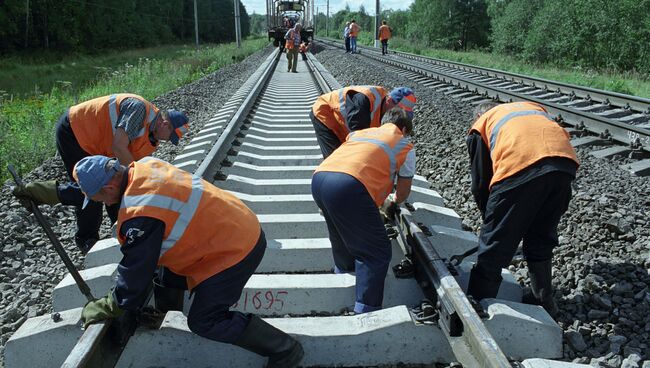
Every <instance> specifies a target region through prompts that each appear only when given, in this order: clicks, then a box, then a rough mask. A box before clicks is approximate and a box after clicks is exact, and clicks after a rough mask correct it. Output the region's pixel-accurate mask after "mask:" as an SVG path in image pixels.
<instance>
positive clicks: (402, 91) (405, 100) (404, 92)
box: [390, 87, 416, 119]
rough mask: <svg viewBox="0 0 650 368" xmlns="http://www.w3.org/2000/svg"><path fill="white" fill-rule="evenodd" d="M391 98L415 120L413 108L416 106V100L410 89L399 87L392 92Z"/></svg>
mask: <svg viewBox="0 0 650 368" xmlns="http://www.w3.org/2000/svg"><path fill="white" fill-rule="evenodd" d="M390 98H391V100H393V101H394V102H395V104H396V105H397V106H398V107H399V108H401V109H403V110H404V111H406V113H407V114H408V116H409V117H410V118H411V119H413V107H414V106H415V102H416V98H415V94H414V93H413V90H412V89H410V88H408V87H397V88H395V89H393V90H392V91H390Z"/></svg>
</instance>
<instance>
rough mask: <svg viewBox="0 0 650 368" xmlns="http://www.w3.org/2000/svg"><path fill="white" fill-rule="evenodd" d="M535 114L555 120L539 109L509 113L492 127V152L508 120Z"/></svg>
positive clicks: (490, 143)
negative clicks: (500, 131)
mask: <svg viewBox="0 0 650 368" xmlns="http://www.w3.org/2000/svg"><path fill="white" fill-rule="evenodd" d="M533 115H541V116H544V117H546V118H547V119H549V120H553V117H551V116H550V115H549V114H548V113H547V112H544V111H538V110H523V111H514V112H511V113H509V114H508V115H506V116H504V117H502V118H501V120H499V121H498V122H497V123H496V124H495V125H494V128H492V133H491V134H490V142H489V145H490V154H492V152H494V147H496V145H497V138H498V137H499V130H501V127H502V126H503V125H505V124H506V123H507V122H508V121H510V120H512V119H514V118H518V117H522V116H533Z"/></svg>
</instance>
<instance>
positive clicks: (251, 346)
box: [74, 156, 303, 368]
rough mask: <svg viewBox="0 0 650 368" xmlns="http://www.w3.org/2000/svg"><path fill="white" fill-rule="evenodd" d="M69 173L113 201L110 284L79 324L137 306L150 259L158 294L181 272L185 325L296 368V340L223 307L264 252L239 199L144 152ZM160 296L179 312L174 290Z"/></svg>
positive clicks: (91, 161) (272, 363)
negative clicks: (115, 245)
mask: <svg viewBox="0 0 650 368" xmlns="http://www.w3.org/2000/svg"><path fill="white" fill-rule="evenodd" d="M74 176H75V178H76V179H77V181H78V183H79V186H80V187H81V190H82V191H83V192H84V193H85V194H86V196H87V198H86V201H88V200H89V199H90V200H93V201H98V202H100V201H101V202H104V203H105V204H107V205H113V204H119V205H120V210H119V216H118V220H117V226H118V228H117V229H118V240H119V242H120V245H121V251H122V254H123V258H122V260H121V261H120V265H119V267H118V274H117V283H116V286H115V288H114V289H113V290H112V291H110V292H109V293H108V295H106V296H105V297H103V298H101V299H98V300H95V301H92V302H89V303H88V304H87V305H86V306H85V307H84V309H83V311H82V320H83V321H84V325H85V326H87V325H89V324H92V323H96V322H98V321H101V320H104V319H108V318H114V317H117V316H119V315H121V313H122V311H123V310H133V309H137V308H139V307H140V306H141V305H142V302H143V300H144V298H145V296H146V291H147V289H148V286H149V285H150V283H151V280H152V277H153V275H154V272H155V270H156V266H157V265H159V266H162V267H164V272H163V274H162V278H161V286H162V288H160V289H162V291H165V290H164V289H166V288H165V286H168V285H173V284H176V285H177V284H178V280H179V279H181V281H182V282H181V284H183V286H186V287H187V288H189V289H190V290H191V291H192V293H193V298H194V300H193V302H192V306H191V307H190V311H189V314H188V318H187V324H188V327H189V328H190V330H191V331H192V332H194V333H196V334H197V335H199V336H202V337H205V338H208V339H211V340H215V341H220V342H224V343H229V344H234V345H237V346H240V347H242V348H244V349H246V350H249V351H252V352H255V353H257V354H260V355H262V356H266V357H269V364H268V367H277V368H280V367H283V368H284V367H295V366H297V365H298V363H299V362H300V360H301V359H302V356H303V350H302V346H301V345H300V343H299V342H298V341H297V340H295V339H294V338H292V337H291V336H289V335H288V334H286V333H284V332H282V331H280V330H278V329H277V328H275V327H273V326H271V325H270V324H268V323H266V322H264V321H263V320H262V319H260V318H259V317H257V316H253V315H251V314H244V313H240V312H234V311H230V310H229V308H230V306H231V305H233V304H235V303H236V302H237V301H238V300H239V298H240V296H241V293H242V290H243V289H244V285H245V284H246V282H247V281H248V279H249V278H250V277H251V275H252V274H253V272H254V271H255V269H256V268H257V266H258V265H259V264H260V262H261V260H262V257H263V256H264V251H265V249H266V238H265V236H264V233H263V232H262V229H261V227H260V224H259V222H258V220H257V217H256V216H255V214H254V213H253V212H252V211H251V210H250V209H249V208H248V207H246V205H244V203H243V202H242V201H240V200H239V199H238V198H237V197H235V196H233V195H231V194H229V193H227V192H225V191H223V190H221V189H219V188H217V187H215V186H214V185H212V184H210V183H208V182H207V181H205V180H203V179H201V178H199V177H197V176H194V175H192V174H190V173H188V172H186V171H183V170H181V169H178V168H176V167H174V166H173V165H171V164H169V163H167V162H164V161H161V160H158V159H155V158H152V157H145V158H143V159H141V160H139V161H136V162H133V163H131V164H130V165H129V166H128V167H124V166H122V165H120V164H119V163H118V162H117V161H116V160H112V159H110V158H108V157H105V156H91V157H86V158H84V159H82V160H81V161H79V163H77V165H76V166H75V168H74ZM160 289H158V290H157V291H161V290H160ZM163 295H164V296H166V297H167V299H171V300H172V301H173V299H176V300H178V298H174V295H176V296H180V300H179V301H180V305H177V306H176V308H168V309H177V310H182V295H183V293H182V291H180V290H173V289H171V290H167V292H164V293H163ZM156 297H158V295H156ZM157 299H158V298H157ZM157 301H158V300H157ZM171 304H176V303H173V302H172V303H171Z"/></svg>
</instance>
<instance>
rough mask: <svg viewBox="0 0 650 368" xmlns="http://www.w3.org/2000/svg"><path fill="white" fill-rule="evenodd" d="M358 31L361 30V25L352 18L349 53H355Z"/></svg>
mask: <svg viewBox="0 0 650 368" xmlns="http://www.w3.org/2000/svg"><path fill="white" fill-rule="evenodd" d="M359 32H361V27H359V25H358V24H357V21H356V20H354V19H352V20H351V21H350V53H351V54H356V53H357V37H358V36H359Z"/></svg>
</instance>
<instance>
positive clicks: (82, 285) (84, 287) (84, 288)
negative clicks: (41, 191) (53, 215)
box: [7, 164, 95, 301]
mask: <svg viewBox="0 0 650 368" xmlns="http://www.w3.org/2000/svg"><path fill="white" fill-rule="evenodd" d="M7 170H9V172H10V173H11V176H13V178H14V182H16V185H17V186H18V187H20V188H23V187H24V185H23V180H22V179H21V178H20V176H19V175H18V173H17V172H16V169H14V166H13V165H11V164H10V165H8V166H7ZM29 203H30V204H31V206H32V213H33V214H34V217H36V221H38V223H39V224H40V225H41V227H42V228H43V230H44V231H45V234H47V237H48V238H49V239H50V241H51V242H52V245H54V250H56V252H57V253H58V254H59V257H61V260H62V261H63V263H64V264H65V267H66V268H67V269H68V272H70V274H71V275H72V278H73V279H74V281H75V282H76V283H77V286H78V287H79V290H80V291H81V293H82V294H83V295H84V296H85V297H86V299H88V301H93V300H95V298H94V297H93V294H92V293H91V292H90V288H89V287H88V284H86V282H85V281H84V279H83V278H82V277H81V275H80V274H79V271H77V268H76V267H75V266H74V263H72V261H71V260H70V257H68V254H67V253H66V252H65V249H63V245H61V242H60V241H59V239H58V238H57V237H56V235H54V232H53V231H52V228H51V227H50V225H49V224H48V223H47V220H45V217H44V216H43V213H42V212H41V210H40V209H39V208H38V205H37V204H36V203H34V201H32V200H30V201H29Z"/></svg>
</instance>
